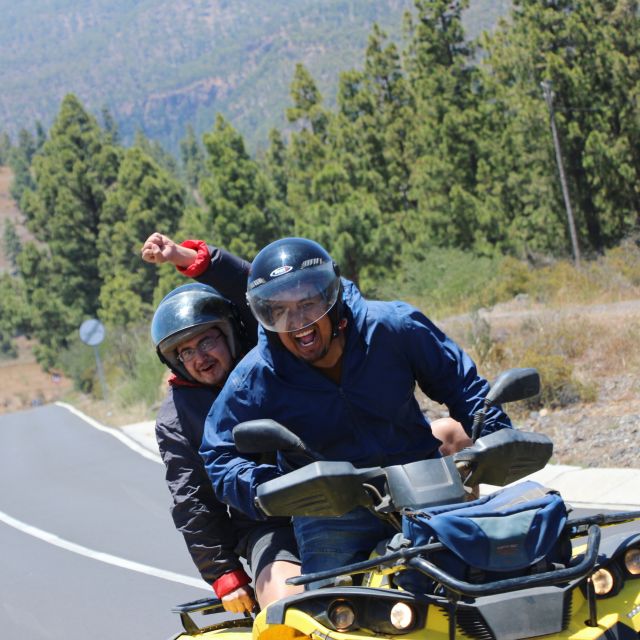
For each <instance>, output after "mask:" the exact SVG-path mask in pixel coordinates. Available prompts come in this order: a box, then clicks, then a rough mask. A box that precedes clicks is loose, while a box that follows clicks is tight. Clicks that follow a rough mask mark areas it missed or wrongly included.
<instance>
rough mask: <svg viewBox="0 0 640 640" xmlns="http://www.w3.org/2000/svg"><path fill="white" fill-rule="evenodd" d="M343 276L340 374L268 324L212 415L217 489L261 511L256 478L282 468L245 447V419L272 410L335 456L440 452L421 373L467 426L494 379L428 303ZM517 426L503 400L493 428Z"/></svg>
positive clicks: (209, 429) (211, 464)
mask: <svg viewBox="0 0 640 640" xmlns="http://www.w3.org/2000/svg"><path fill="white" fill-rule="evenodd" d="M343 284H344V302H345V311H346V314H347V320H348V324H347V329H346V341H345V350H344V354H343V357H342V373H341V381H340V384H336V383H334V382H333V381H331V380H330V379H329V378H328V377H326V376H325V375H323V374H322V373H321V372H320V371H319V370H318V369H317V368H314V367H313V366H311V365H309V364H307V363H305V362H304V361H302V360H299V359H298V358H296V357H295V356H293V355H292V354H290V353H289V352H288V351H287V350H286V349H284V348H283V347H281V346H279V345H278V343H277V342H276V340H272V341H270V340H269V339H268V337H267V335H266V334H265V332H264V330H263V329H262V328H260V331H259V338H258V345H257V347H256V348H254V349H252V350H251V351H250V352H249V354H247V356H246V357H245V358H244V359H243V360H242V361H241V362H240V363H239V364H238V366H237V367H236V368H235V369H234V371H233V372H232V374H231V375H230V377H229V379H228V380H227V383H226V384H225V386H224V388H223V389H222V391H221V392H220V395H219V396H218V398H217V400H216V402H215V403H214V404H213V407H212V408H211V412H210V413H209V415H208V416H207V420H206V423H205V431H204V437H203V441H202V447H201V449H200V453H201V455H202V457H203V458H204V461H205V467H206V470H207V473H208V474H209V477H210V479H211V482H212V483H213V486H214V490H215V492H216V495H218V497H219V498H220V499H221V500H224V501H225V502H227V503H228V504H230V505H232V506H234V507H236V508H238V509H240V510H241V511H244V512H245V513H246V514H248V515H250V516H251V517H254V518H256V517H259V516H260V514H259V513H257V511H256V509H255V507H254V504H253V498H254V497H255V494H256V487H257V486H258V485H259V484H261V483H262V482H264V481H266V480H269V479H271V478H273V477H275V476H276V475H278V473H279V471H278V469H277V468H276V467H274V466H270V465H258V464H256V463H255V462H253V461H252V460H251V459H250V458H249V457H243V456H242V455H241V454H239V453H238V452H237V451H236V449H235V447H234V445H233V439H232V433H231V432H232V429H233V427H234V426H235V425H236V424H238V423H239V422H243V421H245V420H252V419H257V418H272V419H273V420H276V421H277V422H280V423H282V424H283V425H284V426H285V427H287V428H289V429H290V430H291V431H293V432H295V433H296V434H297V435H299V436H300V437H301V438H302V439H303V440H304V441H305V442H306V443H307V444H308V445H309V446H310V447H311V448H313V449H315V450H317V451H318V452H320V453H321V454H323V455H324V456H325V457H326V458H327V459H329V460H346V461H349V462H351V463H353V464H354V465H356V466H358V467H368V466H375V465H390V464H402V463H406V462H412V461H415V460H419V459H425V458H430V457H433V456H436V455H439V453H438V447H439V445H440V441H439V440H437V439H436V438H435V437H434V436H433V435H432V433H431V428H430V426H429V422H428V420H427V418H426V416H425V415H424V414H423V412H422V411H421V410H420V406H419V404H418V401H417V400H416V397H415V394H414V391H415V384H416V382H417V383H418V385H419V386H420V388H421V389H422V391H423V392H424V393H425V394H426V395H427V396H428V397H430V398H431V399H433V400H435V401H437V402H440V403H443V404H445V405H446V406H447V407H448V409H449V412H450V415H451V416H452V417H453V418H454V419H456V420H458V421H459V422H461V423H462V425H463V426H464V428H465V430H466V431H467V433H470V432H471V426H472V421H473V414H474V413H475V411H477V410H478V409H479V408H480V407H481V406H482V403H483V400H484V397H485V395H486V393H487V391H488V389H489V385H488V383H487V381H486V380H484V379H483V378H481V377H479V376H478V373H477V371H476V367H475V365H474V363H473V362H472V360H471V359H470V358H469V356H468V355H467V354H466V353H464V351H463V350H462V349H461V348H460V347H459V346H458V345H457V344H455V343H454V342H453V341H452V340H451V339H449V338H448V337H447V336H446V335H444V333H442V331H440V330H439V329H438V328H437V327H436V326H435V325H434V324H433V323H432V322H431V321H430V320H429V319H428V318H426V317H425V316H424V315H423V314H422V313H421V312H420V311H418V310H417V309H415V308H413V307H411V306H410V305H408V304H405V303H403V302H370V301H366V300H364V298H362V296H361V295H360V292H359V291H358V289H357V288H356V287H355V285H353V283H350V282H348V281H346V280H345V281H343ZM270 342H271V343H270ZM510 426H511V422H510V420H509V418H508V416H507V415H506V414H505V413H503V412H502V410H501V409H499V408H496V409H494V410H492V411H491V412H490V413H489V414H488V416H487V420H486V423H485V429H484V431H483V433H488V432H490V431H493V430H496V429H500V428H503V427H510Z"/></svg>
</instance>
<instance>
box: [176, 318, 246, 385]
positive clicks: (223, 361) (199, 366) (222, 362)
mask: <svg viewBox="0 0 640 640" xmlns="http://www.w3.org/2000/svg"><path fill="white" fill-rule="evenodd" d="M177 351H178V358H179V359H180V360H181V362H182V364H183V365H184V368H185V369H186V370H187V372H188V373H189V375H190V376H191V377H192V378H193V379H194V380H196V381H197V382H200V383H201V384H206V385H208V386H216V387H222V385H224V383H225V382H226V380H227V376H228V375H229V373H231V369H232V368H233V360H232V358H231V352H230V351H229V346H228V345H227V339H226V338H225V337H224V334H223V333H222V332H221V331H220V329H216V328H212V329H207V330H206V331H203V332H202V333H200V334H198V335H197V336H194V337H193V338H190V339H189V340H185V341H184V342H181V343H180V344H179V345H178V348H177Z"/></svg>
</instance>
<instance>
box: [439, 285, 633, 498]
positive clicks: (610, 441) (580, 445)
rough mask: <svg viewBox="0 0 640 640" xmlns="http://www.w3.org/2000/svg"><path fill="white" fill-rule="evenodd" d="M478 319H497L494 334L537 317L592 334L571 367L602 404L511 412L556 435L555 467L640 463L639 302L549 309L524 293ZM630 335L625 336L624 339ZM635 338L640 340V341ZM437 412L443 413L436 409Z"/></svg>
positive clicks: (450, 326) (456, 320) (525, 425)
mask: <svg viewBox="0 0 640 640" xmlns="http://www.w3.org/2000/svg"><path fill="white" fill-rule="evenodd" d="M479 316H480V317H481V318H483V319H485V320H486V321H487V322H489V323H490V326H491V331H492V334H494V335H499V334H500V333H505V332H517V331H518V328H519V327H521V326H522V325H523V324H524V323H531V322H532V321H535V322H537V323H540V325H541V326H543V323H550V322H563V323H564V325H565V326H567V327H569V328H571V327H575V330H576V331H583V332H586V335H585V336H584V337H585V340H586V341H587V342H588V345H589V346H588V348H587V349H586V350H585V353H584V354H582V355H581V356H580V357H579V358H578V359H576V361H575V362H572V364H573V365H574V372H575V373H576V374H577V375H578V376H579V377H581V378H582V379H583V380H587V381H588V382H589V383H590V384H591V385H593V386H594V387H595V389H596V399H595V401H593V402H589V403H576V404H570V405H568V406H565V407H561V408H555V409H542V410H540V411H532V412H529V413H523V412H522V411H521V410H518V409H517V408H516V409H514V411H513V412H511V414H512V416H514V418H515V419H514V422H515V423H516V425H517V426H518V427H520V428H522V429H526V430H531V431H536V432H540V433H545V434H546V435H548V436H549V437H550V438H551V439H552V440H553V442H554V455H553V459H552V462H553V463H554V464H563V465H575V466H579V467H599V468H609V467H615V468H635V469H638V468H640V357H639V354H640V300H638V299H634V300H624V301H618V302H611V303H603V304H591V305H567V306H563V307H560V308H549V307H544V306H541V305H535V304H531V303H529V301H528V299H527V298H526V297H521V298H520V299H518V298H516V299H515V300H514V301H512V302H509V303H506V304H502V305H496V307H494V308H492V309H482V310H480V311H479ZM465 322H469V316H456V317H453V318H447V319H446V320H445V321H443V322H441V323H439V324H440V326H442V327H443V328H444V329H445V331H447V332H448V333H452V335H455V334H456V331H459V329H460V327H461V325H462V324H464V323H465ZM629 332H631V333H629ZM623 333H626V338H625V339H624V340H623V339H621V338H619V336H621V335H622V334H623ZM629 336H631V339H629ZM634 336H637V338H638V339H639V340H637V341H635V342H634V341H633V337H634ZM616 337H618V338H619V339H616ZM543 384H544V380H543ZM513 406H514V407H516V405H513ZM431 410H435V411H436V415H437V411H438V410H437V409H434V408H432V409H431ZM639 490H640V488H639Z"/></svg>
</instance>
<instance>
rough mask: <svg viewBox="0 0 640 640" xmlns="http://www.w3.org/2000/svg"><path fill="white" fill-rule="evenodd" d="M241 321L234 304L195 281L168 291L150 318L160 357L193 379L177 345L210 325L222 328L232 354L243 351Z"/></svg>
mask: <svg viewBox="0 0 640 640" xmlns="http://www.w3.org/2000/svg"><path fill="white" fill-rule="evenodd" d="M240 325H241V323H240V321H239V319H238V315H237V312H236V309H235V307H234V305H233V304H232V303H231V302H230V301H229V300H227V299H226V298H225V297H224V296H222V294H220V293H219V292H218V291H216V290H215V289H214V288H213V287H210V286H208V285H206V284H201V283H199V282H192V283H189V284H184V285H182V286H180V287H177V288H176V289H174V290H173V291H171V292H170V293H168V294H167V295H166V296H165V297H164V298H163V299H162V302H160V304H159V305H158V308H157V309H156V312H155V313H154V314H153V320H152V321H151V339H152V340H153V344H154V345H155V347H156V352H157V354H158V357H159V358H160V360H161V361H162V362H163V363H164V364H166V365H167V366H168V367H169V368H170V369H171V370H172V371H174V372H175V373H177V374H179V375H181V376H182V377H184V378H186V379H187V380H193V379H192V377H191V376H190V375H189V374H188V373H187V370H186V369H185V367H184V365H183V364H182V362H180V360H179V359H178V352H177V346H178V345H179V344H180V343H182V342H184V341H185V340H189V339H190V338H192V337H194V336H196V335H198V334H200V333H202V332H203V331H205V330H206V329H209V328H210V327H217V328H218V329H220V331H222V333H223V334H224V336H225V338H226V339H227V344H228V345H229V351H230V352H231V357H232V358H233V359H234V360H236V359H237V358H238V357H239V355H240V334H241V332H242V328H241V326H240Z"/></svg>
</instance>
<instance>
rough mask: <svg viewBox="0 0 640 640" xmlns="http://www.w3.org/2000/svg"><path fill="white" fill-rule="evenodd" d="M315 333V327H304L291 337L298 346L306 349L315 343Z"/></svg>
mask: <svg viewBox="0 0 640 640" xmlns="http://www.w3.org/2000/svg"><path fill="white" fill-rule="evenodd" d="M317 335H318V334H317V331H316V328H315V327H307V328H306V329H303V330H302V331H298V333H295V334H293V337H294V339H295V341H296V344H297V345H298V346H299V347H300V348H302V349H308V348H310V347H312V346H313V345H314V344H315V342H316V339H317Z"/></svg>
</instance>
